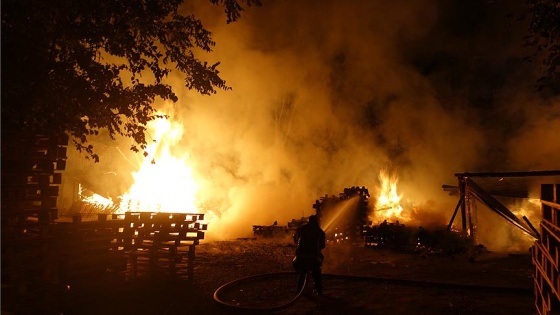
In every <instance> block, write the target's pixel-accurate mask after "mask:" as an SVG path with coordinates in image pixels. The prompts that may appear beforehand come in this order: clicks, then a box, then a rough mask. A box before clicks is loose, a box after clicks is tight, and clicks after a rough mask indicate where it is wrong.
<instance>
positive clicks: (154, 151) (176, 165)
mask: <svg viewBox="0 0 560 315" xmlns="http://www.w3.org/2000/svg"><path fill="white" fill-rule="evenodd" d="M148 128H149V130H151V131H152V134H153V135H154V139H155V140H154V143H152V144H151V145H149V146H148V147H147V149H146V152H147V153H148V156H146V158H144V161H143V162H142V165H141V167H140V169H139V170H138V171H137V172H135V173H133V174H132V176H133V178H134V184H133V185H132V186H131V187H130V189H129V191H128V192H127V193H125V194H124V195H123V196H122V197H121V202H120V205H119V212H126V211H150V212H175V213H177V212H182V213H199V211H198V208H197V205H196V193H197V190H198V187H197V183H196V181H195V179H194V177H193V172H192V169H191V167H190V166H189V161H188V159H189V156H188V154H187V155H184V156H183V157H180V158H179V157H176V156H174V155H173V152H172V148H173V147H174V146H175V145H177V143H178V142H179V141H180V140H181V138H182V135H183V125H182V124H181V123H179V122H175V121H171V120H170V119H157V120H154V121H152V122H151V123H150V124H148Z"/></svg>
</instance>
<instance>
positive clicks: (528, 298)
mask: <svg viewBox="0 0 560 315" xmlns="http://www.w3.org/2000/svg"><path fill="white" fill-rule="evenodd" d="M294 250H295V248H294V246H293V245H292V244H291V243H290V242H289V240H270V239H269V240H232V241H221V242H203V243H202V244H201V245H199V246H197V252H196V266H195V281H194V283H192V284H191V283H188V282H186V281H175V282H170V281H168V280H166V279H150V280H148V279H139V280H136V281H134V282H124V281H121V280H118V279H114V278H113V279H97V280H96V281H94V282H93V284H92V282H88V283H87V284H84V285H83V286H82V287H80V286H79V285H78V286H75V287H74V288H71V289H70V290H69V292H68V294H67V295H66V298H65V300H64V309H65V313H67V314H133V313H134V314H233V313H240V314H245V313H247V311H235V310H231V309H228V308H223V307H220V306H219V305H218V304H217V303H215V302H214V300H213V294H214V292H215V290H216V289H217V288H218V287H220V286H221V285H223V284H226V283H228V282H230V281H233V280H236V279H239V278H243V277H249V276H252V275H258V274H264V273H275V272H292V271H293V270H292V267H291V260H292V258H293V253H294ZM324 254H325V262H324V266H323V272H324V273H325V276H324V287H325V289H324V293H325V296H324V297H317V296H315V295H313V294H312V293H311V290H312V283H310V284H308V289H307V291H306V292H305V293H304V294H303V296H302V297H301V298H300V299H299V300H297V301H296V302H295V303H294V304H292V305H291V306H290V307H289V308H286V309H283V310H280V311H278V312H276V313H277V314H509V315H512V314H534V313H535V308H534V296H533V293H532V287H533V282H532V273H533V266H532V264H531V256H530V255H529V253H528V252H527V253H521V254H511V253H509V254H508V253H503V254H499V253H492V252H486V253H483V254H481V255H479V256H477V257H476V259H475V260H474V261H472V260H469V259H468V258H469V257H467V256H466V255H457V256H450V255H441V254H440V255H437V254H429V253H416V254H412V253H408V254H407V253H399V252H395V251H391V250H386V249H379V248H369V247H368V248H366V247H364V246H363V245H362V246H360V245H328V246H327V248H326V249H325V250H324ZM331 275H352V276H364V277H365V276H368V277H375V279H369V280H365V278H349V277H339V276H331ZM295 279H296V278H295V276H288V277H284V279H279V278H277V279H274V278H269V279H264V280H256V281H252V282H247V283H243V284H242V285H240V286H238V287H234V288H232V289H231V290H230V292H229V293H228V299H229V300H228V301H229V302H231V303H239V304H240V305H245V306H247V305H249V306H251V305H252V306H259V307H261V306H273V305H279V304H282V303H284V302H287V301H289V300H290V299H291V297H293V296H294V295H295V293H294V290H295Z"/></svg>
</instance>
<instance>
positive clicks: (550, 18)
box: [524, 0, 560, 89]
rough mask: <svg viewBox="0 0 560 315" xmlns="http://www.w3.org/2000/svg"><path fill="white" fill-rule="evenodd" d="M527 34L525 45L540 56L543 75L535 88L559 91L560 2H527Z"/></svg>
mask: <svg viewBox="0 0 560 315" xmlns="http://www.w3.org/2000/svg"><path fill="white" fill-rule="evenodd" d="M526 16H528V17H529V34H528V36H527V38H526V43H527V45H529V46H532V47H535V48H536V55H541V56H542V58H543V59H542V62H543V66H544V72H543V75H542V76H541V77H540V78H539V79H538V81H537V87H538V88H539V89H543V88H544V87H551V88H553V89H560V1H559V0H527V14H526ZM524 17H525V16H524Z"/></svg>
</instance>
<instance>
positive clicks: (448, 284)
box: [214, 272, 533, 313]
mask: <svg viewBox="0 0 560 315" xmlns="http://www.w3.org/2000/svg"><path fill="white" fill-rule="evenodd" d="M286 275H295V273H294V272H276V273H265V274H259V275H254V276H249V277H244V278H240V279H236V280H233V281H231V282H228V283H226V284H224V285H222V286H220V287H219V288H218V289H217V290H216V291H215V292H214V301H215V302H216V303H218V305H219V306H222V307H225V308H226V309H229V310H233V311H244V312H261V313H262V312H277V311H280V310H283V309H286V308H288V307H290V306H291V305H293V304H294V303H295V302H296V301H297V300H298V299H299V298H300V297H301V296H302V293H303V292H304V291H305V287H306V284H307V279H306V280H305V282H304V284H303V286H302V288H301V290H300V291H299V292H298V293H297V294H296V295H295V297H293V298H292V299H291V300H289V301H288V302H287V303H284V304H281V305H277V306H273V307H250V306H243V305H239V304H232V303H229V302H226V301H224V299H223V298H222V295H223V292H224V291H226V290H227V289H228V288H230V287H232V286H235V285H238V284H240V283H244V282H251V281H257V280H261V279H264V278H271V277H277V276H286ZM323 277H325V278H335V279H340V280H345V281H378V282H390V283H395V284H402V285H418V286H431V287H445V288H455V289H463V290H489V291H491V292H496V291H502V292H510V293H517V294H533V289H532V288H526V287H504V286H486V285H473V284H464V283H451V282H434V281H425V280H411V279H398V278H388V277H373V276H357V275H343V274H323Z"/></svg>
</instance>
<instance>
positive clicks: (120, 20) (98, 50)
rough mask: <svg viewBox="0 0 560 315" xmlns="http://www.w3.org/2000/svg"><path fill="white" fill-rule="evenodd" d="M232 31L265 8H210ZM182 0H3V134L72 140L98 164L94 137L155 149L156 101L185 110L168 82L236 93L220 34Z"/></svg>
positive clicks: (231, 1) (245, 1) (238, 0)
mask: <svg viewBox="0 0 560 315" xmlns="http://www.w3.org/2000/svg"><path fill="white" fill-rule="evenodd" d="M209 1H210V2H211V3H212V4H214V5H217V6H221V7H222V8H223V10H224V11H225V14H226V22H227V23H230V22H234V21H236V20H237V19H238V18H239V17H240V14H241V13H242V11H243V10H244V6H245V7H249V6H259V5H261V1H260V0H209ZM182 3H183V0H128V1H120V0H96V1H75V0H54V1H43V0H5V1H2V12H1V14H2V50H1V51H2V129H4V130H10V131H15V132H28V133H36V134H48V135H60V134H61V133H68V134H69V135H70V136H71V138H72V139H73V143H74V145H75V146H76V148H77V149H78V150H80V151H82V150H85V152H86V153H87V155H88V157H90V158H92V159H94V160H95V161H98V160H99V157H98V155H97V154H96V153H95V151H94V148H93V146H92V145H91V144H88V138H89V137H90V136H92V135H97V134H99V132H100V130H102V129H106V130H108V133H109V136H110V137H111V138H112V139H114V138H115V136H116V135H122V136H125V137H129V138H132V139H133V140H134V144H133V145H132V147H131V150H133V151H136V152H138V151H140V150H143V149H145V148H146V144H147V143H146V135H145V132H146V124H147V123H148V122H149V121H150V120H153V119H154V118H156V117H157V115H156V111H155V109H154V107H153V103H154V100H155V99H156V98H161V99H163V100H171V101H173V102H176V101H177V100H178V98H177V95H176V94H175V93H174V91H173V89H172V87H171V86H170V85H169V84H167V83H166V82H165V78H166V77H167V76H168V75H169V74H170V73H171V71H179V72H180V73H181V74H182V75H183V76H184V83H185V86H186V87H187V88H189V89H191V90H196V91H198V92H199V93H201V94H206V95H207V94H213V93H216V91H217V90H218V89H226V90H227V89H229V87H228V86H227V85H226V82H225V81H224V79H222V78H221V77H220V75H219V71H218V65H219V62H216V63H213V64H208V63H207V62H203V61H201V60H200V59H198V58H197V56H196V55H195V51H197V52H202V51H204V52H210V51H211V50H212V48H213V46H214V45H215V42H214V41H213V40H212V34H211V32H210V31H209V30H207V29H206V28H205V27H204V26H203V24H202V22H201V21H200V20H199V19H198V18H197V17H196V16H195V15H193V14H189V13H184V12H183V11H184V8H183V7H182Z"/></svg>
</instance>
